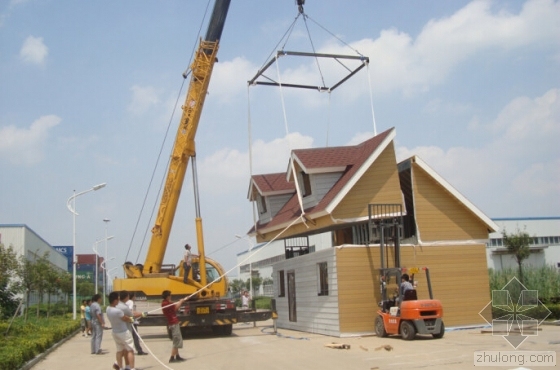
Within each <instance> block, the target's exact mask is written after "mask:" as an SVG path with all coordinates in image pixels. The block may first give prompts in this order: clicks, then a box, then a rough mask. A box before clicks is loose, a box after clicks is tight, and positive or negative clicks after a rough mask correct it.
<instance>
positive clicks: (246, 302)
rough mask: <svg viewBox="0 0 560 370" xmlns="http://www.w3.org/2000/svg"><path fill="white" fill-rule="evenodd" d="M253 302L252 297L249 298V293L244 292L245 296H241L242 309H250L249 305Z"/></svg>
mask: <svg viewBox="0 0 560 370" xmlns="http://www.w3.org/2000/svg"><path fill="white" fill-rule="evenodd" d="M250 302H251V297H249V292H248V291H246V290H245V291H243V296H241V308H249V303H250Z"/></svg>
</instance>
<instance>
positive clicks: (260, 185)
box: [252, 172, 296, 196]
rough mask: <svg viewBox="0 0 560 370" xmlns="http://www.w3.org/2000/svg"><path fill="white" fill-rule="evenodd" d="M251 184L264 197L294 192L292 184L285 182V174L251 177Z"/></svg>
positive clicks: (294, 188)
mask: <svg viewBox="0 0 560 370" xmlns="http://www.w3.org/2000/svg"><path fill="white" fill-rule="evenodd" d="M252 182H253V184H254V185H255V186H256V187H257V189H258V190H259V192H260V193H261V194H262V195H264V196H266V195H268V194H271V193H277V194H278V193H289V192H295V191H296V187H295V185H294V183H293V182H288V181H286V172H278V173H267V174H264V175H253V177H252Z"/></svg>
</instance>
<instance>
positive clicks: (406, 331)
mask: <svg viewBox="0 0 560 370" xmlns="http://www.w3.org/2000/svg"><path fill="white" fill-rule="evenodd" d="M415 336H416V329H415V328H414V324H412V323H411V322H410V321H403V322H401V337H402V339H404V340H413V339H414V337H415Z"/></svg>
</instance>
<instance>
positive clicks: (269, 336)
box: [32, 322, 560, 370]
mask: <svg viewBox="0 0 560 370" xmlns="http://www.w3.org/2000/svg"><path fill="white" fill-rule="evenodd" d="M271 325H272V323H271V322H261V323H257V327H253V325H252V324H236V325H235V326H234V331H233V334H232V336H230V337H224V338H215V337H213V336H211V335H209V334H204V333H203V334H198V335H192V336H190V337H189V338H188V339H187V340H185V347H184V348H183V349H182V350H181V351H180V354H181V355H182V356H183V357H185V358H187V361H186V362H183V363H179V364H175V363H173V364H169V363H167V360H168V359H169V353H170V350H171V341H170V340H169V339H168V338H167V334H166V332H165V330H164V328H158V327H143V328H142V327H141V328H140V334H141V336H142V338H143V340H144V341H145V345H144V348H145V349H149V350H150V351H151V352H152V353H153V354H154V355H155V356H157V358H159V359H160V360H161V361H163V363H164V364H163V365H162V364H160V363H158V361H157V359H156V357H155V356H152V355H150V356H137V357H136V366H137V368H138V369H142V370H156V369H177V370H178V369H189V370H194V369H201V370H202V369H212V370H219V369H224V370H226V369H227V370H242V369H257V370H263V369H282V370H286V369H289V370H294V369H295V370H299V369H301V370H304V369H305V370H309V369H337V370H338V369H353V370H354V369H363V370H372V369H421V368H433V369H473V361H474V352H475V351H512V350H513V348H512V347H511V345H510V344H509V343H508V342H507V341H506V340H505V339H504V338H502V337H501V336H492V334H489V333H482V332H481V329H469V330H455V331H448V332H446V333H445V336H444V338H443V339H439V340H434V339H431V338H427V337H426V338H417V339H416V340H414V341H404V340H402V339H400V338H399V337H391V338H377V337H375V336H371V337H362V338H334V337H327V336H323V335H318V334H310V333H304V332H297V331H290V330H284V329H279V330H278V334H277V335H274V334H273V332H272V327H271ZM333 342H334V343H342V344H349V345H350V349H333V348H329V347H326V346H325V345H326V344H329V343H333ZM383 346H388V348H391V349H392V350H391V351H387V350H385V349H383V348H380V347H383ZM102 348H103V349H104V352H105V354H102V355H91V354H90V347H89V338H84V337H82V336H81V334H77V335H76V336H74V337H72V338H71V339H70V340H68V341H66V342H65V343H64V344H62V345H61V346H59V347H58V348H57V349H56V350H54V351H53V352H51V353H49V354H48V355H47V356H46V357H45V358H44V359H43V360H42V361H40V362H39V363H37V364H36V365H34V366H33V367H32V370H59V369H84V370H105V369H107V370H108V369H111V365H112V363H113V361H114V355H115V349H114V343H113V340H112V338H111V333H110V332H109V331H106V332H105V334H104V338H103V343H102ZM518 349H519V350H523V351H556V353H557V352H558V350H559V349H560V326H542V327H541V330H540V331H539V332H538V334H537V335H536V336H531V337H528V338H527V339H526V341H525V342H523V343H522V344H521V346H520V347H519V348H518ZM558 360H560V359H558ZM477 368H481V367H477ZM499 368H501V369H518V368H528V369H546V368H551V367H532V366H528V365H527V364H525V365H524V366H520V365H517V366H508V367H499ZM558 368H560V364H559V365H558V366H557V367H556V369H558ZM492 369H498V368H497V367H492Z"/></svg>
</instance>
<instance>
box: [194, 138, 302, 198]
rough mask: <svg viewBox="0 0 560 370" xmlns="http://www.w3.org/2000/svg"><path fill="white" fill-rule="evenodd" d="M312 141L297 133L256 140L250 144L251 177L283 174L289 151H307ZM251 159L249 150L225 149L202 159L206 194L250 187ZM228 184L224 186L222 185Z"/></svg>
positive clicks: (201, 168)
mask: <svg viewBox="0 0 560 370" xmlns="http://www.w3.org/2000/svg"><path fill="white" fill-rule="evenodd" d="M312 146H313V138H311V137H309V136H304V135H302V134H300V133H298V132H295V133H290V134H288V135H286V136H285V137H283V138H280V139H275V140H272V141H270V142H264V141H262V140H257V141H255V143H254V144H253V152H252V167H253V174H262V173H274V172H282V171H286V169H287V168H288V161H289V159H290V152H291V150H292V149H300V148H310V147H312ZM250 165H251V163H250V160H249V153H248V151H245V152H240V151H238V150H235V149H230V148H224V149H221V150H219V151H217V152H215V153H214V154H212V155H210V156H209V157H206V158H204V160H203V162H202V164H201V165H199V167H198V168H199V170H200V171H202V172H201V175H200V179H201V180H200V181H201V184H203V183H204V189H205V192H212V193H216V194H221V193H223V192H224V191H225V189H227V191H228V192H229V193H237V194H239V191H243V190H244V189H246V188H247V186H248V185H249V173H250ZM224 184H227V187H225V186H224Z"/></svg>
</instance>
